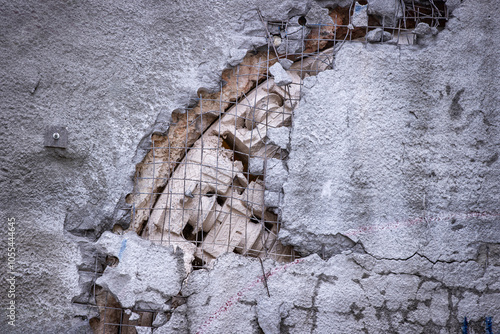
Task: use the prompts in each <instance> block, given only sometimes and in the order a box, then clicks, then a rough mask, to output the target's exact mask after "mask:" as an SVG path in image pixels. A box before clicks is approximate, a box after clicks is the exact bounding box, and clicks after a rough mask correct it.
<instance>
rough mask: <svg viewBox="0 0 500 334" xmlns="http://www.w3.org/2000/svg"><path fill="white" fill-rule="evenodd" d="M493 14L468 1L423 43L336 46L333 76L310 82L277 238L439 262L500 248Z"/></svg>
mask: <svg viewBox="0 0 500 334" xmlns="http://www.w3.org/2000/svg"><path fill="white" fill-rule="evenodd" d="M492 8H493V7H492V5H491V3H490V2H488V1H479V2H477V1H464V3H463V5H462V7H459V8H458V9H456V11H455V12H454V15H455V16H456V18H452V19H451V20H450V21H449V22H448V24H447V29H445V30H444V31H442V32H441V33H440V34H439V35H437V37H429V38H428V39H427V40H426V46H414V47H402V48H397V47H395V46H391V45H381V44H367V45H361V44H350V45H344V46H343V48H342V49H341V50H340V51H339V52H338V53H337V55H336V59H335V69H334V70H332V71H326V72H323V73H320V74H319V75H318V76H317V77H315V78H311V79H307V80H306V83H305V88H304V97H303V101H302V103H301V105H300V107H299V108H297V109H296V110H295V117H294V127H293V130H292V139H291V154H290V160H289V161H288V167H289V172H290V175H289V177H288V181H287V183H286V185H285V187H284V190H285V198H284V206H283V208H282V209H283V219H284V229H282V230H281V232H280V236H281V238H282V240H283V241H284V242H286V243H289V244H291V245H294V246H296V249H297V250H299V251H301V252H303V254H310V253H312V252H317V253H321V252H322V251H324V252H325V253H326V255H332V254H334V253H335V252H338V251H341V250H342V249H343V248H344V249H345V247H344V246H340V245H339V243H342V244H343V245H345V246H346V247H347V248H349V247H355V248H356V247H357V251H366V252H368V253H369V254H372V255H373V256H375V257H378V258H390V259H401V260H403V259H407V258H409V257H411V256H414V254H417V253H418V254H420V255H422V256H425V257H426V258H428V259H429V260H430V261H432V262H436V261H437V263H439V262H440V261H447V262H449V261H470V260H473V259H476V258H477V256H478V253H480V251H479V250H480V248H481V247H483V246H484V245H498V244H499V241H500V228H499V227H498V226H499V222H500V220H499V219H500V218H499V214H500V209H499V208H500V205H499V204H500V200H499V199H500V182H499V181H500V178H499V177H500V174H499V171H500V169H499V167H498V166H499V161H498V156H499V148H500V133H499V131H498V125H497V124H498V123H499V121H500V119H499V114H498V106H499V102H500V101H499V94H498V90H499V81H498V79H499V73H498V68H499V67H498V52H497V45H498V43H499V42H500V40H499V37H498V36H499V35H498V34H497V33H496V32H497V31H498V29H499V28H500V23H499V22H498V20H494V17H493V16H492V15H490V13H491V10H492ZM479 54H480V56H478V55H479ZM478 57H479V58H478ZM492 270H493V268H492ZM496 270H498V269H496Z"/></svg>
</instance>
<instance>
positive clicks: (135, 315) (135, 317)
mask: <svg viewBox="0 0 500 334" xmlns="http://www.w3.org/2000/svg"><path fill="white" fill-rule="evenodd" d="M125 314H127V315H128V316H129V317H128V320H130V321H134V320H139V319H140V317H141V316H140V315H139V314H138V313H135V312H132V311H131V310H129V309H126V310H125Z"/></svg>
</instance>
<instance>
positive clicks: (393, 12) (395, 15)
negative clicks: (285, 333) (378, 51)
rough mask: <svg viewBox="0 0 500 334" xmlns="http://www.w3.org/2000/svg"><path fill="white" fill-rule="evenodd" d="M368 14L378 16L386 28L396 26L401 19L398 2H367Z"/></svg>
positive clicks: (388, 0) (393, 0)
mask: <svg viewBox="0 0 500 334" xmlns="http://www.w3.org/2000/svg"><path fill="white" fill-rule="evenodd" d="M368 14H371V15H375V16H378V17H379V18H380V22H381V23H383V25H384V26H386V27H394V26H396V24H397V22H398V19H400V18H402V17H403V10H402V8H401V4H400V2H399V0H368Z"/></svg>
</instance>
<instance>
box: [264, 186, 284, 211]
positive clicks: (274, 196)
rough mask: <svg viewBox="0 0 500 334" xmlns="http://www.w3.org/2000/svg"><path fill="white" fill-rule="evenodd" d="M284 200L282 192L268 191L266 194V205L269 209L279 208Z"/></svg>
mask: <svg viewBox="0 0 500 334" xmlns="http://www.w3.org/2000/svg"><path fill="white" fill-rule="evenodd" d="M281 198H282V194H281V192H277V191H270V190H266V191H265V192H264V205H265V206H267V207H269V208H277V207H279V205H280V203H281V202H280V201H281Z"/></svg>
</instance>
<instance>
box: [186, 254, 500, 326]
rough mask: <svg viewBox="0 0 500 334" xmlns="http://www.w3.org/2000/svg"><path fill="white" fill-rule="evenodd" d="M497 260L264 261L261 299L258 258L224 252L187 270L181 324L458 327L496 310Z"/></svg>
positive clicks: (343, 257) (358, 257)
mask: <svg viewBox="0 0 500 334" xmlns="http://www.w3.org/2000/svg"><path fill="white" fill-rule="evenodd" d="M297 262H298V263H297ZM498 265H500V263H499V262H498V261H496V262H495V265H491V266H488V267H486V266H484V264H481V263H478V262H475V261H470V262H467V263H465V262H464V263H461V262H452V263H445V262H440V263H436V264H434V263H432V262H430V261H429V260H428V259H426V258H424V257H421V256H418V255H417V256H414V257H412V258H411V259H408V260H407V261H401V260H389V259H387V260H379V259H376V258H374V257H373V256H371V255H369V254H356V253H345V254H339V255H335V256H333V257H332V258H330V259H329V260H327V261H324V260H322V259H321V258H320V257H319V256H318V255H312V256H309V257H307V258H305V259H301V260H299V261H295V262H292V263H289V264H286V265H284V264H277V263H274V262H273V261H271V260H266V261H264V267H265V272H266V275H267V286H268V288H269V294H270V296H271V297H270V298H269V297H268V295H267V290H266V288H265V285H264V282H263V280H262V276H263V273H262V269H261V265H260V263H259V261H258V260H256V259H246V258H242V257H240V256H238V255H235V254H227V255H225V256H223V257H221V258H219V259H218V260H217V263H216V264H215V266H214V268H213V269H212V270H211V271H205V270H201V271H196V272H194V273H193V274H192V275H191V276H190V277H189V279H188V282H187V284H186V285H185V287H184V289H183V293H184V295H185V296H188V299H187V306H188V310H189V311H188V312H187V314H186V316H187V323H188V328H189V332H190V333H260V332H261V331H262V332H264V333H266V334H271V333H458V332H459V328H460V321H461V320H462V319H463V316H466V315H467V316H471V317H473V318H474V317H477V318H478V319H479V318H480V317H481V316H483V315H484V314H490V315H498V314H499V312H500V305H498V303H497V301H498V298H500V293H499V291H500V290H499V288H500V285H499V278H500V275H499V271H498V270H495V268H496V269H498V267H495V266H498ZM465 275H466V276H467V277H468V279H467V280H466V282H465V281H464V279H463V277H464V276H465ZM221 286H223V287H224V289H221ZM480 326H481V324H480V323H479V322H477V323H474V324H473V325H472V327H471V328H473V329H477V330H479V329H480V328H481V327H480Z"/></svg>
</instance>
